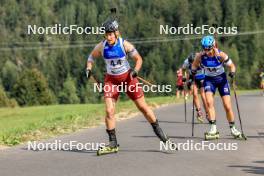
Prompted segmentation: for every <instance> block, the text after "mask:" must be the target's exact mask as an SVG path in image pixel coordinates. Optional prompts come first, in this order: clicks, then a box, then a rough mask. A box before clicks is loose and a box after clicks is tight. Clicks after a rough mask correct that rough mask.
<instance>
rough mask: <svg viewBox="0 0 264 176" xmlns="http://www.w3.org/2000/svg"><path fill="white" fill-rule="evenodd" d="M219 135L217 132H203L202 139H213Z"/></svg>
mask: <svg viewBox="0 0 264 176" xmlns="http://www.w3.org/2000/svg"><path fill="white" fill-rule="evenodd" d="M219 138H220V135H219V132H216V133H215V134H210V133H208V132H206V133H204V139H205V140H207V141H208V140H215V139H219Z"/></svg>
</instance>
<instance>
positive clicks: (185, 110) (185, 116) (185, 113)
mask: <svg viewBox="0 0 264 176" xmlns="http://www.w3.org/2000/svg"><path fill="white" fill-rule="evenodd" d="M186 87H187V86H186V81H185V83H184V90H183V92H184V118H185V123H186V122H187V107H186V104H187V103H186V98H187V97H186V91H187V89H186Z"/></svg>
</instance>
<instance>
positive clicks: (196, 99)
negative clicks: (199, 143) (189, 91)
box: [193, 83, 203, 123]
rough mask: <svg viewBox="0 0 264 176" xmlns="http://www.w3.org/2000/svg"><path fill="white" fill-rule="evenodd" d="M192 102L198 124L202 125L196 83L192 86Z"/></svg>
mask: <svg viewBox="0 0 264 176" xmlns="http://www.w3.org/2000/svg"><path fill="white" fill-rule="evenodd" d="M193 100H194V105H195V110H196V114H197V115H196V117H197V120H198V122H200V123H203V113H202V110H201V105H200V100H199V95H198V87H197V85H196V83H195V84H194V85H193Z"/></svg>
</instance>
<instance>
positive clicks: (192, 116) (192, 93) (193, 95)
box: [192, 78, 194, 137]
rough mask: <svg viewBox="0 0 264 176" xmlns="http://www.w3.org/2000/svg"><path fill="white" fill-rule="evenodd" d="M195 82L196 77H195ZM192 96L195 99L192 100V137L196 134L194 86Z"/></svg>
mask: <svg viewBox="0 0 264 176" xmlns="http://www.w3.org/2000/svg"><path fill="white" fill-rule="evenodd" d="M193 82H194V78H193ZM192 89H193V90H192V96H193V101H192V137H193V136H194V87H193V88H192Z"/></svg>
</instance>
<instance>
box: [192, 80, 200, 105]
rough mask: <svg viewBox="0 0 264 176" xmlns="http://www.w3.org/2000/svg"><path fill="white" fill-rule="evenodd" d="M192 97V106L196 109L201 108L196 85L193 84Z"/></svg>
mask: <svg viewBox="0 0 264 176" xmlns="http://www.w3.org/2000/svg"><path fill="white" fill-rule="evenodd" d="M193 99H194V106H195V108H196V109H201V105H200V100H199V96H198V88H197V85H196V84H194V85H193Z"/></svg>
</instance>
